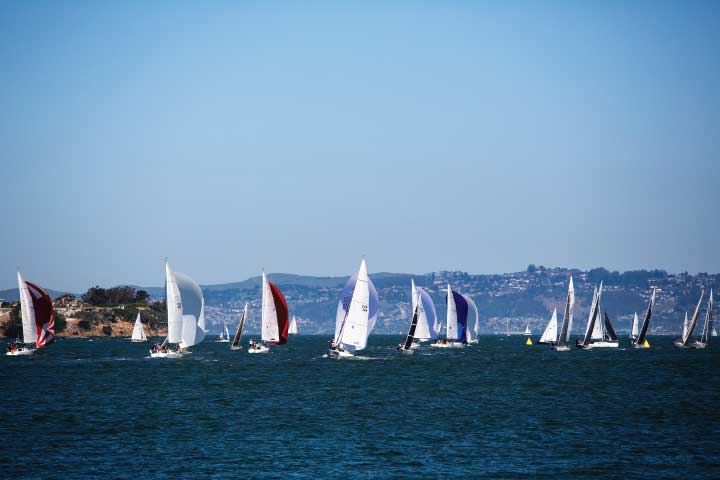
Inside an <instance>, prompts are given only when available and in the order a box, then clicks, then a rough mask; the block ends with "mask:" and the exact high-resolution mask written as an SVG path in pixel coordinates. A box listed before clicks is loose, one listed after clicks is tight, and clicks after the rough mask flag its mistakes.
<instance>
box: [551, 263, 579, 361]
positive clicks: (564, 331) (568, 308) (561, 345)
mask: <svg viewBox="0 0 720 480" xmlns="http://www.w3.org/2000/svg"><path fill="white" fill-rule="evenodd" d="M574 308H575V287H574V286H573V279H572V277H570V283H569V284H568V294H567V301H566V302H565V315H564V316H563V322H562V325H561V326H560V331H559V332H558V336H557V340H556V341H555V342H554V343H552V344H550V348H551V349H552V350H556V351H558V352H566V351H568V350H570V347H569V346H568V344H567V343H568V339H569V337H570V332H571V331H572V323H573V309H574Z"/></svg>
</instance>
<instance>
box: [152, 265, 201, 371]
mask: <svg viewBox="0 0 720 480" xmlns="http://www.w3.org/2000/svg"><path fill="white" fill-rule="evenodd" d="M165 291H166V294H167V315H168V335H167V337H166V338H165V341H164V342H163V343H162V345H157V344H155V345H153V347H152V348H151V349H150V357H152V358H179V357H180V356H181V354H182V353H189V352H188V349H189V348H190V347H193V346H195V345H197V344H199V343H201V342H202V341H203V340H204V339H205V334H206V333H207V329H206V326H205V298H204V297H203V294H202V290H201V289H200V285H198V284H197V283H196V282H195V280H193V279H192V278H190V277H188V276H187V275H185V274H183V273H179V272H173V270H172V269H171V268H170V264H169V263H168V262H167V261H166V262H165ZM172 345H175V346H176V348H175V349H173V348H172Z"/></svg>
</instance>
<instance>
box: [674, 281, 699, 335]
mask: <svg viewBox="0 0 720 480" xmlns="http://www.w3.org/2000/svg"><path fill="white" fill-rule="evenodd" d="M704 297H705V290H701V291H700V300H698V303H697V305H696V306H695V311H694V312H693V316H692V318H691V319H690V323H688V326H687V328H683V336H682V338H678V339H677V340H675V341H674V342H673V345H675V346H676V347H678V348H694V345H693V344H691V343H690V337H692V334H693V330H695V325H697V319H698V315H699V314H700V306H701V305H702V301H703V298H704Z"/></svg>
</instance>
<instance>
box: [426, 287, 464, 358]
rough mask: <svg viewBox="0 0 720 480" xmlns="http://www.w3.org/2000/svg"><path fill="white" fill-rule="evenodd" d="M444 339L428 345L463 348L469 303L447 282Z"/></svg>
mask: <svg viewBox="0 0 720 480" xmlns="http://www.w3.org/2000/svg"><path fill="white" fill-rule="evenodd" d="M445 301H446V304H447V315H446V317H445V339H441V340H438V341H436V342H435V343H433V344H432V345H430V346H431V347H436V348H463V347H464V346H465V344H466V343H467V317H468V309H469V305H468V302H467V300H466V299H465V297H464V296H463V295H461V294H460V293H458V292H455V291H453V289H452V288H451V287H450V283H449V282H448V287H447V297H446V299H445Z"/></svg>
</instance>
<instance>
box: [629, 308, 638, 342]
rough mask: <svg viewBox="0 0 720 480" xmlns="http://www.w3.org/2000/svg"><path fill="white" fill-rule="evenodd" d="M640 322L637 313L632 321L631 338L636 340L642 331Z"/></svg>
mask: <svg viewBox="0 0 720 480" xmlns="http://www.w3.org/2000/svg"><path fill="white" fill-rule="evenodd" d="M639 323H640V320H638V316H637V312H635V315H633V321H632V327H631V330H630V338H631V339H633V340H635V339H636V338H637V336H638V332H639V329H640V325H639Z"/></svg>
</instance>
